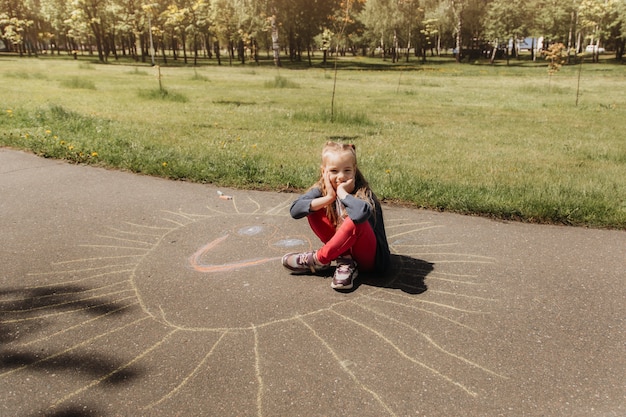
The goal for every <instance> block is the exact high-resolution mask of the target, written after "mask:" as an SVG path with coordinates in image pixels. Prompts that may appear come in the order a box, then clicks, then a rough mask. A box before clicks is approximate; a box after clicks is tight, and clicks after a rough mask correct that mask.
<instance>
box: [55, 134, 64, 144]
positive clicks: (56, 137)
mask: <svg viewBox="0 0 626 417" xmlns="http://www.w3.org/2000/svg"><path fill="white" fill-rule="evenodd" d="M52 137H53V138H54V140H57V139H59V137H58V136H57V135H54V136H52ZM61 145H65V142H62V143H61Z"/></svg>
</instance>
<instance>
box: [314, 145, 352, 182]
mask: <svg viewBox="0 0 626 417" xmlns="http://www.w3.org/2000/svg"><path fill="white" fill-rule="evenodd" d="M324 159H325V160H324V162H325V164H324V166H322V171H323V173H324V175H326V176H327V178H328V180H329V182H330V183H331V184H332V186H333V188H334V189H335V190H337V187H338V186H339V184H341V183H344V182H347V181H350V180H354V176H355V174H356V164H355V163H354V156H353V155H352V154H351V153H350V152H333V153H329V154H328V155H326V157H325V158H324Z"/></svg>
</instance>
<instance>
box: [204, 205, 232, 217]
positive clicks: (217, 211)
mask: <svg viewBox="0 0 626 417" xmlns="http://www.w3.org/2000/svg"><path fill="white" fill-rule="evenodd" d="M206 209H207V210H209V211H212V212H213V213H217V214H221V215H224V216H227V215H229V214H232V213H229V212H227V211H222V210H217V209H216V208H213V207H209V206H206Z"/></svg>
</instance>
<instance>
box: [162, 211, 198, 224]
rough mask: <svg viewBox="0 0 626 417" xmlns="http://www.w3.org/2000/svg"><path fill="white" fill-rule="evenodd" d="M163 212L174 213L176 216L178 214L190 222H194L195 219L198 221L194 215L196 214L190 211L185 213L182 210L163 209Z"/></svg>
mask: <svg viewBox="0 0 626 417" xmlns="http://www.w3.org/2000/svg"><path fill="white" fill-rule="evenodd" d="M161 212H163V213H167V214H172V215H174V216H178V217H182V218H183V219H185V220H189V221H190V222H194V221H196V220H195V219H194V218H193V216H194V215H193V214H190V213H183V212H182V211H171V210H161ZM166 220H167V219H166Z"/></svg>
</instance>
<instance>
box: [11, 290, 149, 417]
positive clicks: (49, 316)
mask: <svg viewBox="0 0 626 417" xmlns="http://www.w3.org/2000/svg"><path fill="white" fill-rule="evenodd" d="M91 290H92V289H91V288H88V287H84V286H77V285H58V286H49V287H40V288H13V289H5V290H0V374H2V373H4V372H9V371H18V370H20V369H22V368H28V370H29V371H39V372H41V373H42V374H47V373H56V372H64V371H65V372H68V373H69V374H71V375H73V377H75V376H76V375H78V376H80V375H81V374H82V375H87V376H88V377H89V378H94V377H102V376H105V375H109V377H108V378H106V379H105V380H104V381H103V386H111V385H119V384H123V383H126V382H129V381H130V380H133V379H135V378H137V377H139V376H140V375H141V374H142V371H141V369H140V368H138V367H125V366H124V363H125V362H124V361H122V360H121V359H117V358H114V357H111V356H108V355H103V354H93V353H89V354H86V353H81V352H79V351H74V350H73V349H68V350H67V351H65V352H63V353H59V354H55V353H54V352H52V351H51V352H50V353H47V354H42V351H41V349H40V348H38V347H37V346H36V345H37V344H36V343H32V341H31V342H30V343H21V342H23V341H25V340H26V339H28V338H29V336H33V335H34V336H35V337H36V336H37V333H43V331H44V330H45V328H46V326H50V325H52V324H53V323H54V324H55V325H58V323H59V322H62V321H63V320H65V319H66V318H65V316H64V314H65V313H67V314H71V315H77V314H78V315H86V316H89V317H99V316H100V317H104V316H108V317H112V316H115V315H121V314H126V313H127V311H128V309H127V308H125V307H128V304H124V303H120V302H117V301H114V300H111V299H110V298H109V297H107V296H106V295H102V296H100V295H96V296H94V295H92V293H90V291H91ZM75 321H76V320H75V319H74V320H72V323H75ZM70 324H71V323H70ZM70 324H68V326H69V325H70ZM70 343H73V342H70ZM72 413H73V411H71V410H70V411H69V414H67V415H75V414H72ZM60 415H64V414H60Z"/></svg>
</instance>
